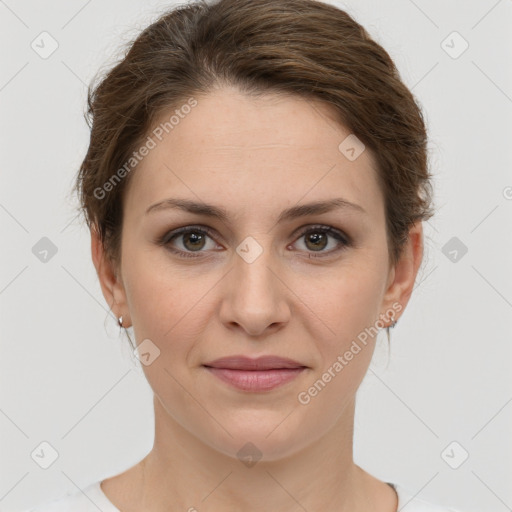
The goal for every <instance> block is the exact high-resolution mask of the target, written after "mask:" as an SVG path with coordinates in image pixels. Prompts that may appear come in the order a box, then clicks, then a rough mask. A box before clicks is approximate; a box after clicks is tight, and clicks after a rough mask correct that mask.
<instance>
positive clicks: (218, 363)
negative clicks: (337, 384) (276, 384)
mask: <svg viewBox="0 0 512 512" xmlns="http://www.w3.org/2000/svg"><path fill="white" fill-rule="evenodd" d="M203 366H207V367H211V368H225V369H230V370H280V369H297V368H305V365H303V364H301V363H299V362H297V361H294V360H293V359H289V358H287V357H279V356H272V355H269V356H261V357H257V358H251V357H246V356H242V355H237V356H229V357H221V358H220V359H215V361H211V362H209V363H205V364H204V365H203Z"/></svg>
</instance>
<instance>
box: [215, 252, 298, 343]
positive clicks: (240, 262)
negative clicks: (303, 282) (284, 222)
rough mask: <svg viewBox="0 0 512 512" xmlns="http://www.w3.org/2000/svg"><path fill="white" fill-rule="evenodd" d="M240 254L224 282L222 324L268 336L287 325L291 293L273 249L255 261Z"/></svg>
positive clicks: (256, 335)
mask: <svg viewBox="0 0 512 512" xmlns="http://www.w3.org/2000/svg"><path fill="white" fill-rule="evenodd" d="M240 254H242V256H240V255H239V254H236V255H235V256H234V267H233V268H232V269H231V271H230V272H229V273H228V274H227V275H226V278H225V279H224V280H223V281H224V283H223V285H224V288H223V290H222V293H223V299H222V305H221V308H220V317H221V321H222V322H223V324H224V325H226V326H227V327H228V328H229V329H240V330H243V331H244V333H245V334H246V335H250V336H251V337H265V336H266V335H268V334H270V333H272V332H275V331H277V330H279V329H281V328H282V327H283V326H284V325H286V324H287V323H288V321H289V319H290V306H289V303H288V298H289V296H290V292H289V289H288V288H287V287H286V285H285V284H284V283H283V279H282V277H280V276H279V274H280V273H281V274H282V272H279V268H278V264H277V263H276V261H275V260H273V257H272V254H271V250H270V249H265V250H263V252H262V253H261V254H259V256H258V257H257V258H256V259H255V260H254V261H251V258H246V257H245V256H244V255H243V253H240Z"/></svg>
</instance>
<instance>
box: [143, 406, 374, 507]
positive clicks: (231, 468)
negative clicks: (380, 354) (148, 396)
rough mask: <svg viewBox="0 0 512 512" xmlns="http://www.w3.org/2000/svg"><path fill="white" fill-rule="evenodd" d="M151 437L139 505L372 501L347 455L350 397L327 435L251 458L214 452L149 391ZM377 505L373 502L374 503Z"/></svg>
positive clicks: (329, 504)
mask: <svg viewBox="0 0 512 512" xmlns="http://www.w3.org/2000/svg"><path fill="white" fill-rule="evenodd" d="M154 405H155V441H154V445H153V449H152V450H151V452H150V453H149V454H148V455H147V456H146V457H145V459H144V460H143V461H141V463H140V478H139V486H140V487H139V488H140V493H139V497H138V499H139V500H140V507H139V508H143V509H144V510H151V511H159V510H162V511H163V510H169V508H170V507H172V509H175V510H187V511H188V510H190V511H191V512H193V511H194V510H195V509H198V510H202V511H219V510H222V511H224V510H244V511H246V512H264V511H268V510H280V511H295V510H298V508H297V507H299V508H302V509H305V510H323V511H325V512H329V511H333V512H334V511H336V512H344V511H349V510H350V511H351V512H356V511H359V510H368V509H371V507H369V505H370V504H371V500H370V494H371V493H370V492H369V485H370V483H369V478H368V477H369V475H368V474H367V473H365V472H364V471H363V470H362V469H361V468H359V467H358V466H356V465H355V464H354V462H353V458H352V443H353V420H354V402H352V403H351V404H350V405H348V406H347V407H346V408H345V410H344V411H343V412H342V414H340V420H339V422H338V423H337V424H336V426H335V427H334V428H333V429H331V430H330V431H329V432H328V433H327V434H326V435H324V436H323V437H321V438H319V439H317V440H315V441H314V442H312V443H309V444H307V445H306V446H305V447H304V448H303V449H301V450H299V451H297V452H295V453H294V454H292V455H289V456H286V457H283V458H279V459H277V460H265V458H264V457H263V458H262V459H261V460H260V461H258V462H256V463H255V464H254V465H251V464H249V463H244V462H242V461H241V460H238V459H237V458H233V457H232V456H229V455H227V454H223V453H221V452H219V451H218V450H217V449H214V448H213V447H211V446H209V445H206V444H205V443H204V442H202V441H201V440H200V439H199V438H197V437H196V436H194V435H193V434H192V433H191V432H189V431H188V430H187V429H185V428H184V427H183V426H182V425H180V424H179V423H178V422H177V421H175V420H174V418H172V417H171V416H170V415H169V414H168V413H167V412H166V411H165V409H164V408H163V406H162V404H161V402H160V401H159V400H158V399H157V398H156V397H155V400H154ZM375 509H376V508H375Z"/></svg>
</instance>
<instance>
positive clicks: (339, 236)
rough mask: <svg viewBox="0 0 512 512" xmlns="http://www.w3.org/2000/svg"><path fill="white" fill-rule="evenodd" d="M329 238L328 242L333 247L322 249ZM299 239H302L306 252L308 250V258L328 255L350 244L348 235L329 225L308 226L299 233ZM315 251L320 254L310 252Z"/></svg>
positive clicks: (326, 245) (327, 244)
mask: <svg viewBox="0 0 512 512" xmlns="http://www.w3.org/2000/svg"><path fill="white" fill-rule="evenodd" d="M329 238H331V239H333V240H331V244H330V245H331V247H333V248H331V249H330V250H324V249H325V248H326V247H328V246H329V243H330V241H329ZM301 239H304V246H305V248H306V249H305V250H306V252H310V254H309V257H310V258H311V257H313V258H321V257H324V256H328V255H331V254H332V253H334V252H338V251H340V250H343V249H345V248H346V247H348V246H350V245H351V241H350V239H349V237H348V236H346V235H344V234H343V233H342V232H341V231H338V230H337V229H335V228H333V227H331V226H313V227H310V228H308V229H307V230H305V231H303V232H302V233H301V235H300V237H299V240H301ZM315 252H316V253H321V254H312V253H315Z"/></svg>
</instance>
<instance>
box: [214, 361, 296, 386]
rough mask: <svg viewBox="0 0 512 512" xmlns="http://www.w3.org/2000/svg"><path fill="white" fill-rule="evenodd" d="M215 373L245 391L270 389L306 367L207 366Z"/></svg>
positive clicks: (294, 376)
mask: <svg viewBox="0 0 512 512" xmlns="http://www.w3.org/2000/svg"><path fill="white" fill-rule="evenodd" d="M205 368H206V369H207V370H209V371H210V372H211V373H212V374H213V375H215V376H216V377H218V378H219V379H221V380H223V381H224V382H227V383H228V384H231V385H232V386H234V387H236V388H238V389H241V390H243V391H269V390H271V389H274V388H277V387H278V386H282V385H283V384H286V383H287V382H290V381H291V380H293V379H295V378H296V377H297V376H298V375H299V374H300V373H302V372H303V371H304V370H305V369H306V368H304V367H302V368H281V369H276V370H231V369H228V368H211V367H209V366H205Z"/></svg>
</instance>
